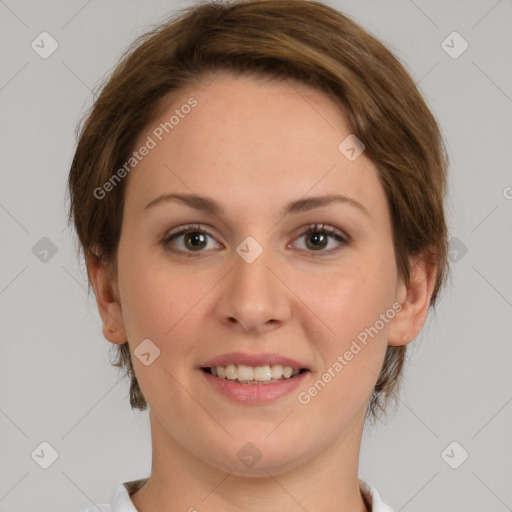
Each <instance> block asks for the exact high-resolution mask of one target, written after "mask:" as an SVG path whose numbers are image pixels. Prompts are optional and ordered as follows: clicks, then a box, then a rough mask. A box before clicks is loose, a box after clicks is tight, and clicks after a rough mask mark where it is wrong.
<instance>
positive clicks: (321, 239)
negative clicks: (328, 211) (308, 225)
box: [308, 234, 326, 248]
mask: <svg viewBox="0 0 512 512" xmlns="http://www.w3.org/2000/svg"><path fill="white" fill-rule="evenodd" d="M325 238H326V237H325V235H321V234H320V235H319V234H312V235H310V240H315V242H313V244H312V247H313V248H318V247H325V241H326V240H325ZM318 242H320V244H318ZM308 245H309V244H308Z"/></svg>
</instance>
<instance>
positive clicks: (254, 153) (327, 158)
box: [126, 74, 386, 213]
mask: <svg viewBox="0 0 512 512" xmlns="http://www.w3.org/2000/svg"><path fill="white" fill-rule="evenodd" d="M189 105H195V106H194V107H192V108H189ZM350 134H351V129H350V126H349V124H348V121H347V119H346V118H345V116H344V114H343V113H342V111H341V109H340V107H339V106H338V105H337V104H336V103H335V102H334V101H333V100H332V99H331V98H329V97H328V96H327V95H324V94H322V93H321V92H319V91H317V90H316V89H313V88H310V87H308V86H307V85H305V84H302V83H300V82H296V81H290V80H286V81H269V80H268V79H267V80H262V79H257V78H253V77H245V76H244V77H234V76H231V75H227V74H220V75H217V76H216V77H215V78H214V79H213V81H212V79H211V78H210V80H209V81H204V82H202V83H199V84H196V85H195V86H193V87H190V88H187V89H184V90H182V91H180V92H179V94H176V95H175V96H174V97H173V98H172V101H170V102H169V103H168V105H167V106H166V107H165V108H164V109H163V111H162V112H161V114H160V115H159V116H158V117H157V118H156V119H155V120H154V121H153V122H152V123H151V124H150V125H149V126H148V127H147V128H146V129H145V130H144V131H143V132H142V133H141V134H140V136H139V138H138V141H137V143H136V144H135V148H134V149H137V148H139V147H140V146H142V145H143V144H144V143H145V141H147V140H148V137H150V138H151V139H152V141H153V143H154V147H153V149H151V151H149V153H148V154H147V156H145V157H144V158H143V159H142V160H141V161H140V163H138V164H137V166H136V167H135V169H134V170H133V171H132V172H131V174H130V176H129V183H128V187H127V190H126V203H127V204H129V205H131V206H130V207H133V208H135V209H136V210H137V211H141V210H142V209H143V208H144V206H145V205H146V204H147V203H148V202H150V201H151V200H153V199H154V198H155V197H157V196H159V195H161V194H162V193H170V192H183V193H189V194H190V193H192V194H194V193H195V194H198V195H205V196H210V197H214V198H217V199H218V200H219V201H220V202H222V203H223V204H230V205H232V208H233V213H243V212H245V213H247V212H248V211H249V210H248V209H250V207H253V206H254V207H255V211H256V210H257V209H258V206H259V208H260V209H261V208H262V205H268V206H269V208H270V209H271V208H272V207H271V206H270V205H275V211H277V210H279V209H280V208H281V207H282V205H283V204H284V203H287V202H289V201H291V200H294V199H297V198H299V197H303V196H305V195H308V194H309V195H321V194H333V193H343V194H345V195H349V196H351V197H353V198H354V199H357V200H358V201H360V202H362V203H363V204H365V205H366V206H367V208H368V209H369V210H370V209H372V208H373V209H376V210H378V209H379V208H386V202H385V197H384V192H383V190H382V187H381V185H380V182H379V180H378V177H377V173H376V170H375V168H374V166H373V165H372V163H371V161H370V160H369V159H368V158H366V156H365V155H364V153H363V154H362V155H361V156H360V157H359V158H357V159H356V160H354V161H350V160H349V159H347V158H346V156H345V155H344V154H342V153H341V152H340V149H339V145H340V143H341V142H342V141H343V140H345V139H346V138H347V137H348V136H349V135H350Z"/></svg>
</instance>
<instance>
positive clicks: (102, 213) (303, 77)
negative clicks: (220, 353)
mask: <svg viewBox="0 0 512 512" xmlns="http://www.w3.org/2000/svg"><path fill="white" fill-rule="evenodd" d="M217 71H228V72H231V73H234V74H235V75H242V74H249V75H256V76H261V77H270V78H275V79H288V78H289V79H296V80H299V81H301V82H303V83H305V84H307V85H309V86H311V87H314V88H316V89H317V90H319V91H321V92H323V93H324V94H327V95H329V96H330V97H331V98H332V99H333V100H334V101H335V102H336V103H337V104H338V105H339V106H340V109H341V110H342V111H343V113H344V114H345V115H346V116H347V118H348V121H349V123H350V125H351V129H352V133H354V134H355V135H356V136H357V137H358V138H359V139H360V140H361V141H363V142H364V145H365V155H366V156H367V157H368V158H370V159H371V161H372V162H373V163H374V165H375V166H376V168H377V170H378V173H379V178H380V181H381V183H382V185H383V188H384V190H385V193H386V196H387V200H388V206H389V208H390V212H391V218H392V223H393V226H392V227H393V243H394V248H395V256H396V263H397V269H398V272H399V275H400V276H401V277H402V278H403V279H404V280H405V282H406V283H409V278H410V270H411V269H410V268H409V259H408V258H409V257H410V256H415V255H419V254H420V253H423V252H424V250H426V249H429V251H428V252H427V253H426V254H427V257H428V258H429V260H431V261H432V262H433V263H435V264H436V267H437V276H436V282H435V287H434V291H433V294H432V298H431V304H430V305H431V306H435V301H436V298H437V296H438V293H439V290H440V288H441V286H442V285H443V282H444V280H445V278H446V273H447V271H448V263H447V227H446V221H445V214H444V200H445V190H446V168H447V156H446V150H445V147H444V143H443V140H442V137H441V134H440V130H439V127H438V125H437V123H436V121H435V119H434V117H433V115H432V113H431V112H430V110H429V109H428V107H427V105H426V104H425V101H424V100H423V98H422V96H421V94H420V93H419V91H418V89H417V87H416V85H415V83H414V81H413V80H412V79H411V77H410V76H409V75H408V73H407V71H406V70H405V69H404V67H403V66H402V64H401V63H400V62H399V61H398V60H397V58H396V57H394V56H393V55H392V53H391V52H390V51H389V50H388V49H387V48H386V47H385V46H384V45H383V44H382V43H381V42H379V41H378V40H376V39H375V38H374V37H372V36H371V35H370V34H368V33H367V32H366V31H365V30H363V29H362V28H361V27H360V26H359V25H358V24H356V23H355V22H353V21H351V20H350V19H349V18H347V17H346V16H344V15H343V14H341V13H340V12H338V11H336V10H335V9H333V8H331V7H328V6H326V5H324V4H322V3H321V2H318V1H313V0H242V1H240V0H234V1H230V0H228V1H225V2H219V1H210V2H203V3H201V4H199V5H194V6H193V7H188V8H185V9H182V10H181V11H179V12H178V14H175V15H174V16H173V17H172V18H171V19H170V20H168V21H167V22H165V23H163V24H161V25H159V26H157V27H156V28H153V29H152V30H151V31H149V32H147V33H146V34H144V35H143V36H141V37H139V38H138V39H137V40H136V41H134V43H133V44H132V46H131V47H130V48H128V50H127V51H126V52H125V54H124V55H123V57H122V59H121V61H120V63H119V64H118V66H117V68H116V69H115V70H114V71H113V73H112V75H111V76H110V78H109V80H108V82H107V83H106V84H105V85H104V86H103V87H102V89H101V94H99V96H98V98H97V99H96V101H95V102H94V105H93V106H92V108H91V110H90V112H89V113H88V114H87V116H86V117H85V118H84V119H83V120H82V122H83V124H82V126H81V129H80V131H79V140H78V144H77V149H76V153H75V155H74V159H73V162H72V165H71V169H70V173H69V182H68V186H69V192H70V210H69V221H70V222H71V219H73V221H74V226H75V229H76V232H77V235H78V238H79V242H80V246H81V248H82V249H83V252H84V256H85V258H86V259H89V258H100V259H101V261H102V262H103V263H104V264H108V265H109V266H110V267H111V269H112V271H113V272H114V275H115V276H117V247H118V242H119V237H120V232H121V222H122V210H123V202H124V192H123V191H124V187H125V186H126V180H122V182H120V183H119V184H118V185H117V186H115V187H114V188H113V189H112V190H111V191H110V192H109V193H108V194H107V195H106V196H105V197H104V198H103V199H101V200H99V199H97V198H96V196H95V194H94V190H95V189H97V188H98V187H102V186H103V184H104V183H106V182H107V181H108V180H109V179H111V177H112V175H113V174H114V172H115V171H116V170H117V169H119V168H120V167H121V166H122V165H123V163H124V162H126V161H127V160H128V158H129V155H130V154H131V152H132V151H133V146H134V144H135V141H136V139H137V136H138V135H139V134H140V133H141V131H142V130H143V129H144V128H145V127H146V126H147V125H148V124H149V123H150V122H151V121H152V120H154V119H155V118H156V117H157V115H159V113H160V112H159V109H160V108H161V105H162V102H161V101H162V100H164V99H165V98H166V97H168V96H169V95H170V94H171V93H173V92H177V91H179V90H182V89H184V88H185V87H186V86H188V85H193V84H194V83H197V82H198V81H199V79H201V78H203V77H204V76H206V75H207V74H209V73H215V72H217ZM84 121H85V122H84ZM88 277H89V276H88ZM90 285H91V281H90V277H89V291H90ZM116 348H117V349H118V354H117V355H118V358H117V361H116V362H115V363H114V366H117V367H119V368H124V369H125V370H126V374H127V375H129V376H130V378H131V384H130V404H131V406H132V408H134V409H139V410H144V409H146V408H147V403H146V400H145V398H144V396H143V394H142V391H141V389H140V387H139V385H138V382H137V378H136V376H135V373H134V369H133V366H132V361H131V356H130V351H129V347H128V342H126V343H124V344H122V345H117V346H116ZM405 353H406V346H400V347H394V346H390V347H388V348H387V352H386V356H385V360H384V364H383V367H382V370H381V373H380V375H379V377H378V380H377V383H376V386H375V388H374V390H373V393H372V397H371V399H370V402H369V405H368V409H367V416H370V415H371V416H373V417H374V418H376V417H377V412H378V411H382V412H384V411H385V409H384V408H385V406H386V404H387V402H388V399H389V398H391V397H392V398H396V396H397V395H396V393H397V391H398V383H399V377H400V376H401V373H402V369H403V365H404V361H405Z"/></svg>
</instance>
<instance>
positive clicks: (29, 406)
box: [0, 0, 512, 512]
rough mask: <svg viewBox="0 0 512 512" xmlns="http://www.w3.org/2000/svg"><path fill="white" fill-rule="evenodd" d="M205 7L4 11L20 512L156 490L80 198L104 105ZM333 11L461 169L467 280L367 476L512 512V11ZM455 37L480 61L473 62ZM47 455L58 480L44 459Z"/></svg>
mask: <svg viewBox="0 0 512 512" xmlns="http://www.w3.org/2000/svg"><path fill="white" fill-rule="evenodd" d="M190 3H191V2H185V1H183V2H178V1H176V2H174V1H173V2H170V1H151V2H147V3H146V2H136V1H126V0H123V1H103V2H102V1H99V0H92V1H75V0H73V1H69V0H68V1H66V2H64V1H46V2H40V1H27V0H23V1H22V0H19V1H14V0H0V37H1V45H0V55H1V69H0V115H1V124H0V130H1V131H0V141H1V153H0V168H1V188H0V229H1V237H2V251H1V256H0V258H1V260H0V269H1V271H0V272H1V274H0V311H1V324H0V330H1V331H0V332H1V362H0V447H1V455H0V511H1V512H18V511H30V510H34V511H35V510H38V511H39V512H49V511H52V512H58V511H64V510H79V509H80V508H82V507H86V506H92V504H93V503H102V502H110V501H111V499H112V497H113V494H114V491H115V489H116V488H117V486H118V484H119V483H120V482H122V481H127V480H131V479H135V478H140V477H145V476H147V475H148V474H149V471H150V464H151V452H150V436H149V423H148V417H147V412H145V413H138V412H132V411H131V409H130V407H129V401H128V383H127V381H121V380H120V374H118V373H117V370H116V369H114V368H111V367H110V365H109V347H110V346H111V344H110V343H109V342H107V341H106V340H105V339H103V337H102V332H101V322H100V318H99V315H98V313H97V309H96V304H95V302H94V296H93V295H91V296H90V297H87V294H86V274H85V268H84V266H83V264H82V263H81V262H79V261H77V259H76V256H75V247H74V242H73V237H72V233H71V232H70V230H69V229H68V228H67V224H66V211H67V196H66V193H65V182H66V178H67V173H68V170H69V166H70V163H71V159H72V156H73V152H74V147H75V137H74V130H75V126H76V124H77V123H78V121H79V119H80V118H81V117H82V115H83V114H84V113H85V111H86V109H87V108H88V107H89V106H90V104H91V102H92V100H93V96H92V94H91V89H93V88H94V87H95V86H96V85H97V84H98V82H99V80H100V79H101V78H102V77H104V76H105V75H106V74H107V73H108V72H109V71H110V70H111V68H112V66H114V65H115V63H116V61H117V59H118V58H119V56H120V54H121V52H122V51H123V50H124V49H125V48H126V47H127V45H128V44H129V43H131V42H132V41H133V40H134V39H135V37H136V36H137V35H139V34H141V33H143V32H144V31H145V30H146V29H147V28H149V26H150V25H151V24H155V23H158V22H159V21H160V20H162V18H163V17H164V16H165V15H166V14H167V13H169V12H170V11H171V10H172V9H174V8H176V7H179V6H184V5H190ZM327 3H329V4H330V5H332V6H334V7H336V8H338V9H340V10H342V11H343V12H345V13H346V14H348V15H350V16H352V17H353V18H354V19H355V20H356V21H358V22H359V23H361V24H362V25H363V26H364V27H365V28H367V29H368V30H370V31H371V32H372V33H373V34H374V35H376V36H377V37H379V38H380V39H381V40H383V41H384V42H385V43H386V44H387V45H388V46H389V47H390V48H391V49H392V50H394V51H395V53H396V54H397V55H398V57H399V58H400V59H401V60H402V61H403V62H405V63H406V65H407V67H408V69H409V70H410V72H411V74H412V76H413V77H414V78H415V80H416V81H417V82H418V83H419V86H420V88H421V90H422V92H423V94H424V96H425V98H426V99H427V102H428V104H429V105H430V107H431V108H432V110H433V112H434V114H435V115H436V117H437V119H438V120H439V123H440V125H441V127H442V130H443V133H444V135H445V137H446V139H447V141H448V149H449V152H450V158H451V166H450V197H449V209H448V220H449V227H450V232H451V237H452V241H451V246H452V249H453V252H452V253H451V258H452V260H453V279H452V281H451V283H450V282H449V283H448V288H447V289H446V290H445V291H444V292H443V294H442V299H441V301H440V304H439V308H438V312H437V314H436V315H435V316H434V315H429V318H428V320H427V324H426V326H425V328H424V330H423V332H422V334H421V335H420V336H419V337H418V339H417V340H415V341H414V342H413V344H412V345H410V349H411V352H410V360H409V366H408V369H407V373H406V377H405V380H404V385H403V388H402V394H401V398H400V402H399V406H400V408H399V411H398V413H397V414H396V416H392V415H390V417H389V419H388V420H387V424H381V425H379V426H378V427H376V428H374V429H373V431H371V432H367V433H365V437H364V442H363V446H362V454H361V465H360V476H361V477H362V478H365V479H366V480H368V481H369V482H371V483H372V484H373V485H375V486H376V487H377V489H378V490H379V492H380V493H381V495H382V497H383V499H384V501H385V502H387V503H388V504H389V505H391V506H392V507H393V508H394V509H395V510H396V511H401V510H403V511H413V510H414V511H417V512H423V511H432V510H435V511H441V510H448V509H450V510H452V511H465V512H471V511H481V510H486V511H487V512H490V511H497V512H498V511H506V510H512V485H511V484H512V481H511V480H512V476H511V475H512V436H511V435H510V431H511V429H510V427H511V425H512V403H511V401H512V385H511V384H512V382H511V381H512V378H511V374H512V372H511V370H512V343H511V342H512V336H511V334H512V327H511V318H512V315H511V313H512V272H511V267H510V259H511V258H510V254H511V252H512V251H511V249H512V244H511V237H510V233H511V232H512V229H511V228H512V200H511V199H510V198H511V197H512V188H510V187H512V173H511V163H510V162H511V149H510V148H511V140H512V123H511V121H510V120H511V115H512V72H511V66H510V63H511V62H512V59H511V57H512V51H511V49H512V30H511V28H512V1H511V0H500V1H496V0H481V1H468V0H466V1H449V2H447V1H440V0H438V1H426V0H415V1H414V2H413V1H412V0H396V1H377V0H372V1H348V0H338V1H335V0H331V1H330V2H327ZM43 31H47V32H49V33H50V34H51V35H52V37H53V38H54V39H55V40H56V41H57V42H58V44H59V47H58V49H57V50H56V51H55V52H54V53H53V54H52V55H51V56H50V57H48V58H47V59H42V58H41V57H40V56H39V55H38V54H37V53H36V52H35V51H34V50H33V49H32V48H31V42H32V41H33V40H34V39H35V38H36V37H37V36H38V35H39V34H40V33H41V32H43ZM453 31H457V32H459V33H460V34H461V35H462V37H463V38H464V39H465V40H466V41H467V42H468V44H469V48H468V49H467V50H466V51H465V52H464V53H463V54H462V55H460V56H459V57H458V58H456V59H454V58H452V57H450V56H449V55H448V54H447V53H446V52H445V50H444V49H443V47H442V46H441V43H442V41H443V40H445V39H446V37H447V36H448V35H449V34H451V33H452V32H453ZM448 41H450V39H449V40H448ZM459 43H460V41H459V42H454V43H453V44H452V43H449V44H450V45H452V46H454V48H455V49H457V48H459V49H460V45H459ZM458 45H459V46H458ZM507 187H508V188H507ZM43 237H47V238H48V239H49V240H51V242H52V243H53V244H54V245H55V249H56V251H57V252H56V253H55V254H52V252H49V253H48V254H47V256H46V261H41V258H42V253H41V252H40V251H41V247H43V248H44V247H46V246H47V245H48V241H46V240H44V241H42V242H41V241H40V240H41V239H42V238H43ZM36 244H40V245H36ZM41 244H42V245H41ZM45 244H46V245H45ZM34 246H35V247H36V248H35V249H33V248H34ZM465 250H467V252H465V253H464V251H465ZM43 441H47V442H48V443H50V444H51V445H52V446H53V447H54V448H55V450H56V451H57V452H58V459H57V460H56V461H55V462H54V463H53V464H52V465H51V466H50V467H49V468H48V469H42V468H41V467H40V466H39V465H38V464H36V462H35V461H34V460H33V458H32V457H31V453H32V452H33V451H34V450H35V449H36V448H37V447H38V446H39V445H40V443H41V442H43ZM454 441H456V442H457V443H458V445H456V446H455V448H454V449H453V451H452V450H451V448H450V449H448V450H447V452H444V450H445V448H447V447H448V445H450V443H452V442H454ZM462 450H465V451H467V452H468V453H469V457H468V459H467V460H466V461H465V462H464V463H463V464H461V465H460V466H459V467H458V468H457V469H453V468H452V467H450V466H449V465H448V463H447V462H446V461H449V462H450V463H451V464H452V465H457V464H459V463H460V461H461V460H462V454H463V451H462ZM443 452H444V453H445V455H444V457H443V456H442V453H443ZM46 453H48V452H46Z"/></svg>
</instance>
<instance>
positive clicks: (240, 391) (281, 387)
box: [199, 370, 309, 404]
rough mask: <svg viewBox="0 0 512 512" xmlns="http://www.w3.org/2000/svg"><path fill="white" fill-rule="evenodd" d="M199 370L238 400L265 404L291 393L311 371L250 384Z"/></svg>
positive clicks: (216, 388)
mask: <svg viewBox="0 0 512 512" xmlns="http://www.w3.org/2000/svg"><path fill="white" fill-rule="evenodd" d="M199 372H200V373H202V374H203V375H204V377H205V378H206V380H207V381H208V382H209V383H210V384H211V385H212V386H213V388H214V389H215V390H217V391H219V392H220V393H222V394H223V395H225V396H227V397H228V398H231V399H232V400H235V401H236V402H244V403H248V404H263V403H267V402H271V401H273V400H277V399H278V398H281V397H283V396H285V395H288V394H290V393H291V392H292V391H294V390H296V389H297V388H298V387H299V386H300V384H301V383H302V381H303V380H304V379H305V377H306V374H307V373H309V372H307V371H304V372H302V373H300V374H299V375H296V376H295V377H292V378H290V379H286V380H282V381H280V382H273V383H271V384H253V385H248V384H239V383H238V382H234V381H232V380H227V379H221V378H219V377H214V376H213V375H210V374H209V373H206V372H205V371H203V370H199Z"/></svg>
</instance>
